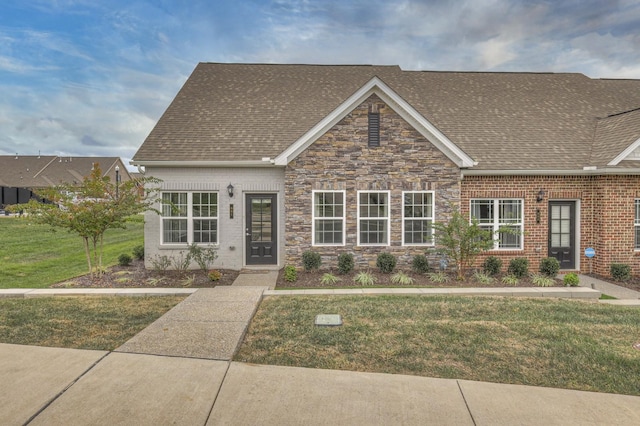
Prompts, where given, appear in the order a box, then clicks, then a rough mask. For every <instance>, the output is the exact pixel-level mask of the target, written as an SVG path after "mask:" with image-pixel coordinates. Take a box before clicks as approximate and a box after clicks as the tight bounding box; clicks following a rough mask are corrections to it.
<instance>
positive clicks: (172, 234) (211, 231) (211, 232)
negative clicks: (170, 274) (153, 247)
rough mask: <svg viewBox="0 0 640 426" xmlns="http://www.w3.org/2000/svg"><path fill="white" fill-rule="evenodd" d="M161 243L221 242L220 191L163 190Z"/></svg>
mask: <svg viewBox="0 0 640 426" xmlns="http://www.w3.org/2000/svg"><path fill="white" fill-rule="evenodd" d="M161 222H162V241H161V244H191V243H217V242H218V193H216V192H163V193H162V217H161Z"/></svg>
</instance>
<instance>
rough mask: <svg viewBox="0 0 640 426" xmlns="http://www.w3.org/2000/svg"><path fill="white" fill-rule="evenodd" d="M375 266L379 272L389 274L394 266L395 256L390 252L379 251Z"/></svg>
mask: <svg viewBox="0 0 640 426" xmlns="http://www.w3.org/2000/svg"><path fill="white" fill-rule="evenodd" d="M376 266H377V267H378V269H380V271H381V272H384V273H385V274H390V273H392V272H393V270H394V269H395V268H396V257H395V256H394V255H392V254H391V253H385V252H383V253H380V254H379V255H378V259H377V260H376Z"/></svg>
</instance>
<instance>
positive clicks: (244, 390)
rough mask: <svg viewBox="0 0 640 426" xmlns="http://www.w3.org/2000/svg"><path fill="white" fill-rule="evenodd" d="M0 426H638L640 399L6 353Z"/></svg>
mask: <svg viewBox="0 0 640 426" xmlns="http://www.w3.org/2000/svg"><path fill="white" fill-rule="evenodd" d="M0 377H2V381H1V382H0V383H1V384H0V390H1V391H2V397H1V398H0V424H3V425H21V424H25V423H28V424H31V425H134V424H135V425H159V424H177V425H257V424H260V425H283V424H285V425H286V424H290V425H298V424H305V425H335V424H343V425H363V424H366V425H389V424H402V425H425V424H439V425H474V424H475V425H513V424H521V425H584V424H602V425H612V424H640V397H634V396H626V395H612V394H602V393H592V392H581V391H569V390H563V389H550V388H538V387H530V386H519V385H501V384H494V383H482V382H472V381H466V380H450V379H434V378H425V377H415V376H405V375H391V374H378V373H357V372H351V371H336V370H319V369H307V368H293V367H280V366H268V365H250V364H243V363H237V362H229V361H217V360H210V359H197V358H183V357H168V356H156V355H145V354H131V353H118V352H111V353H109V352H102V351H81V350H74V349H58V348H42V347H33V346H18V345H7V344H0Z"/></svg>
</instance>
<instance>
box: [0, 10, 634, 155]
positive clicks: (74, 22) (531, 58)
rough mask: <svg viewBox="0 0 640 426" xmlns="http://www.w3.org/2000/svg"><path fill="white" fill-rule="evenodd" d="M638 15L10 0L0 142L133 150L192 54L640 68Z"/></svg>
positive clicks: (66, 150)
mask: <svg viewBox="0 0 640 426" xmlns="http://www.w3.org/2000/svg"><path fill="white" fill-rule="evenodd" d="M7 3H8V4H7ZM639 28H640V2H638V1H637V0H620V1H616V0H598V1H595V0H584V1H581V0H576V1H564V0H549V1H524V0H468V1H455V0H451V1H449V0H422V1H419V0H413V1H410V0H406V1H403V0H398V1H394V0H384V1H383V0H317V1H314V0H235V1H233V0H230V1H228V0H179V1H169V0H165V1H151V0H126V1H123V0H109V1H102V0H6V1H5V2H3V5H2V10H1V12H0V154H10V155H13V154H15V153H18V154H20V155H37V154H38V152H41V153H42V154H43V155H45V154H46V155H65V156H66V155H69V156H89V155H104V156H120V157H122V158H123V159H124V160H125V161H128V160H129V159H130V158H131V157H132V156H133V154H134V153H135V151H136V149H137V148H138V147H139V146H140V144H141V143H142V142H143V141H144V138H145V137H146V136H147V134H148V133H149V132H150V131H151V128H152V127H153V125H154V124H155V122H156V121H157V120H158V119H159V118H160V116H161V114H162V112H163V111H164V110H165V109H166V107H167V106H168V105H169V103H170V102H171V100H172V99H173V97H174V96H175V94H176V92H177V91H178V90H179V89H180V87H181V85H182V84H183V83H184V81H185V80H186V78H187V77H188V76H189V74H190V73H191V71H192V70H193V68H194V67H195V65H196V64H197V63H198V62H267V63H316V64H330V63H335V64H345V63H352V64H385V65H386V64H397V65H400V66H401V67H402V68H403V69H414V70H415V69H421V70H455V71H467V70H468V71H544V72H547V71H550V72H580V73H584V74H586V75H588V76H589V77H592V78H634V79H640V31H638V29H639Z"/></svg>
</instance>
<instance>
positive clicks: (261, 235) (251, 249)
mask: <svg viewBox="0 0 640 426" xmlns="http://www.w3.org/2000/svg"><path fill="white" fill-rule="evenodd" d="M276 201H277V197H276V194H247V195H246V209H247V211H246V217H247V224H246V225H247V226H246V229H245V233H246V247H247V253H246V254H247V259H246V262H247V265H276V264H277V263H278V258H277V255H278V238H277V235H278V233H277V230H278V229H277V222H278V220H277V218H278V215H277V203H276Z"/></svg>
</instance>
